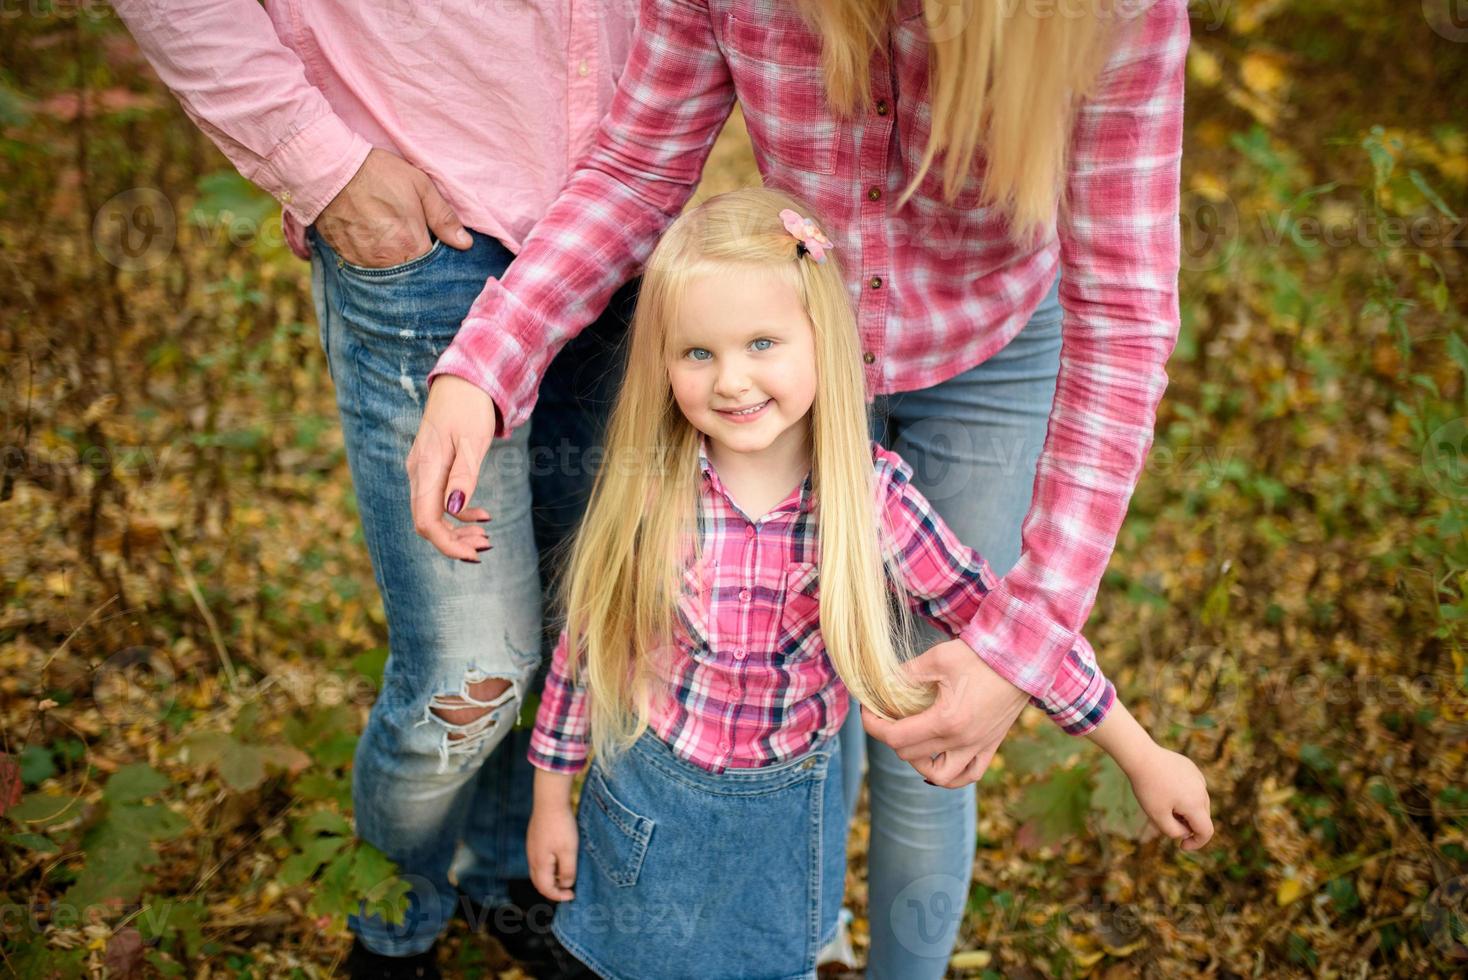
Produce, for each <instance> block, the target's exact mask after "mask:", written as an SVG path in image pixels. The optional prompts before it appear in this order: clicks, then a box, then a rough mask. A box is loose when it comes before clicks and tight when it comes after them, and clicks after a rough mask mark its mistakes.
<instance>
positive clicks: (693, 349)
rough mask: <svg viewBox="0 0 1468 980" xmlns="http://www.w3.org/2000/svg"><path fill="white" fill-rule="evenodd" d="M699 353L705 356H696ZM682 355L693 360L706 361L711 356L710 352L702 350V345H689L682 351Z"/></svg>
mask: <svg viewBox="0 0 1468 980" xmlns="http://www.w3.org/2000/svg"><path fill="white" fill-rule="evenodd" d="M700 354H705V355H707V356H706V357H700V356H698V355H700ZM683 356H684V357H688V358H692V359H693V360H695V361H706V360H708V359H709V358H710V357H713V355H712V354H709V352H708V351H706V350H704V349H703V348H702V347H690V348H688V350H686V351H685V352H684V353H683Z"/></svg>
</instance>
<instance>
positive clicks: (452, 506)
mask: <svg viewBox="0 0 1468 980" xmlns="http://www.w3.org/2000/svg"><path fill="white" fill-rule="evenodd" d="M463 509H464V491H462V490H455V491H454V492H453V493H451V494H449V513H450V514H457V513H458V512H459V511H461V510H463Z"/></svg>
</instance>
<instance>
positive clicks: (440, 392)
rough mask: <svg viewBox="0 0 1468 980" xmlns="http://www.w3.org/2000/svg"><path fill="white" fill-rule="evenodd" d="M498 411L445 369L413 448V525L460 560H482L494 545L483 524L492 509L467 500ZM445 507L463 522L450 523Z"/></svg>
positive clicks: (410, 477)
mask: <svg viewBox="0 0 1468 980" xmlns="http://www.w3.org/2000/svg"><path fill="white" fill-rule="evenodd" d="M495 411H496V410H495V405H494V402H493V400H492V399H490V397H489V395H488V394H486V393H485V392H484V391H482V390H480V389H479V388H478V387H477V386H475V385H474V384H472V383H470V382H468V381H465V380H464V379H463V378H459V377H455V376H454V375H451V374H441V375H439V376H438V377H437V378H434V379H433V384H432V385H431V386H430V387H429V389H428V404H427V405H426V406H424V409H423V421H422V422H421V423H420V424H419V426H418V435H417V437H416V438H415V439H414V440H413V448H412V449H411V450H409V452H408V460H407V467H408V483H409V486H410V490H409V493H410V499H411V501H412V506H413V529H414V530H416V531H417V532H418V536H419V537H421V538H425V539H426V540H427V541H428V542H429V543H430V544H432V545H433V546H434V547H435V548H437V549H438V550H439V551H442V552H443V553H444V554H445V555H448V556H449V557H450V558H458V559H459V560H460V561H469V562H477V561H478V560H479V557H478V555H479V552H481V551H487V550H488V549H489V547H490V544H489V535H488V534H486V533H485V531H484V528H482V527H480V526H479V525H480V524H481V523H483V522H485V521H488V520H489V519H490V515H489V512H488V511H486V510H484V509H482V508H479V507H470V506H468V504H469V501H470V500H471V499H473V497H474V487H475V484H477V483H478V482H479V466H480V464H481V463H483V462H484V455H485V453H487V452H489V444H490V443H491V442H492V441H493V440H494V433H495V426H496V422H497V420H496V417H495ZM445 512H448V513H449V514H451V515H453V516H454V517H455V518H456V519H457V520H458V521H460V522H461V523H459V524H457V525H456V524H451V523H450V522H449V521H448V520H446V519H445V518H444V513H445ZM465 521H468V522H472V523H468V524H465V523H462V522H465Z"/></svg>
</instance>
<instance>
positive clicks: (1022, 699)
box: [861, 640, 1029, 789]
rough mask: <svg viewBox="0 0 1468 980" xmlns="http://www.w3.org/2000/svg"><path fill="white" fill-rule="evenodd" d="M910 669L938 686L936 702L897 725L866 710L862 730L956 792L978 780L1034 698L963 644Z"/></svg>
mask: <svg viewBox="0 0 1468 980" xmlns="http://www.w3.org/2000/svg"><path fill="white" fill-rule="evenodd" d="M906 668H907V671H908V673H909V674H911V675H912V677H913V679H914V680H917V681H936V682H937V684H938V696H937V698H936V699H935V700H934V701H933V704H932V705H931V706H930V707H929V708H927V709H926V710H924V711H922V712H920V713H918V714H915V715H911V716H909V717H907V718H901V719H898V720H897V721H887V720H886V719H883V718H879V717H877V716H876V715H874V714H872V713H871V712H869V711H867V710H866V709H865V708H863V709H862V712H861V723H862V727H864V728H865V729H866V730H867V734H868V735H871V736H872V737H873V738H875V739H877V740H878V741H880V742H885V743H887V744H888V745H890V746H892V749H893V751H895V752H896V753H897V755H898V757H899V758H901V759H903V760H905V761H907V762H909V763H911V764H912V767H913V768H914V769H916V770H917V771H918V772H919V773H921V774H922V777H923V778H924V779H926V780H927V781H928V782H930V783H932V784H933V785H935V786H942V787H944V788H946V789H957V788H958V787H960V786H967V785H968V784H969V783H973V782H977V781H978V779H979V777H980V776H982V775H983V774H984V770H986V769H988V768H989V762H990V760H992V759H993V758H994V752H995V750H996V749H998V748H999V743H1000V742H1001V741H1003V740H1004V736H1005V734H1006V733H1007V732H1008V731H1009V727H1010V726H1011V725H1013V724H1014V720H1015V719H1016V718H1018V717H1019V713H1020V712H1021V711H1022V710H1024V706H1025V705H1026V704H1028V703H1029V696H1028V695H1027V694H1026V693H1025V692H1024V691H1022V690H1020V689H1019V688H1017V687H1015V686H1014V685H1013V684H1011V683H1009V681H1007V680H1005V679H1004V678H1003V677H1001V676H999V674H997V673H996V672H995V671H994V669H993V668H992V667H990V666H989V665H988V664H986V663H984V661H983V660H982V659H980V658H979V655H978V654H977V653H975V652H974V651H973V650H972V648H970V647H969V645H968V644H967V643H964V642H963V641H962V640H948V641H946V642H943V643H939V644H938V645H937V646H934V647H932V648H931V649H929V650H928V651H927V652H926V653H924V654H922V655H921V656H918V657H914V658H913V659H912V660H910V661H908V663H907V664H906Z"/></svg>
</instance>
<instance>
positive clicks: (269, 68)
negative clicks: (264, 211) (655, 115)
mask: <svg viewBox="0 0 1468 980" xmlns="http://www.w3.org/2000/svg"><path fill="white" fill-rule="evenodd" d="M113 6H114V7H115V8H116V10H117V12H118V15H119V16H120V17H121V18H122V20H123V22H124V23H125V24H126V25H127V27H128V30H129V31H131V32H132V35H133V37H134V38H136V39H137V42H138V45H139V47H140V48H141V49H142V51H143V54H144V55H145V56H146V57H147V59H148V61H149V62H150V63H151V64H152V65H153V68H154V69H155V70H156V71H157V72H158V75H159V77H160V78H161V79H162V80H163V83H164V84H165V85H167V86H168V87H169V89H170V90H172V92H173V94H174V95H175V96H176V97H177V98H178V100H179V103H180V104H181V105H182V106H183V109H184V111H185V112H186V113H187V114H188V116H189V118H191V119H192V120H193V121H194V123H195V124H196V125H198V126H199V128H200V129H201V130H203V131H204V132H205V133H206V134H207V135H208V136H209V137H210V139H212V140H213V141H214V143H215V144H216V145H217V146H218V147H219V148H220V150H222V151H223V152H224V155H225V156H227V157H228V158H229V160H230V162H231V163H233V164H234V165H235V167H236V168H237V169H238V170H239V172H240V173H241V174H243V175H244V176H245V177H246V178H248V179H249V180H251V181H253V182H254V183H256V184H257V185H259V186H260V187H261V188H263V189H264V190H266V191H268V192H269V193H271V194H272V195H274V196H275V197H276V198H278V199H279V200H280V201H281V203H282V204H283V205H284V209H285V214H284V225H285V233H286V239H287V241H288V242H289V243H290V246H291V249H292V251H294V252H295V253H296V254H297V255H299V256H301V257H302V258H308V257H309V256H310V253H309V252H308V251H307V249H306V246H305V239H304V234H303V228H304V226H305V225H308V224H310V223H311V222H312V221H314V220H316V216H317V215H318V214H320V213H321V210H322V209H323V208H325V207H326V205H327V204H328V203H329V202H330V201H331V199H332V198H334V197H335V196H336V195H337V193H338V192H339V191H340V190H341V189H342V188H343V187H344V186H346V183H347V181H349V180H350V179H351V178H352V175H353V174H355V173H356V172H357V170H358V168H360V167H361V165H362V161H363V160H365V159H366V157H367V153H368V151H369V150H370V149H371V148H372V147H374V146H376V147H381V148H383V149H388V150H391V151H393V152H394V153H396V154H398V155H399V156H401V157H403V158H404V159H406V160H407V161H408V162H410V163H412V164H413V165H414V166H416V167H418V168H419V169H421V170H423V171H424V172H426V173H427V174H428V175H429V177H431V178H432V179H433V181H434V183H435V184H436V185H437V186H438V189H439V191H440V192H441V193H442V194H443V196H444V198H445V199H447V201H448V202H449V204H450V205H452V206H453V208H454V211H455V212H456V213H457V214H458V216H459V219H460V220H461V221H462V222H463V223H464V224H465V225H467V226H468V227H470V228H473V229H475V230H477V231H482V232H484V233H486V234H489V235H492V236H494V237H495V238H498V239H499V240H500V241H501V242H503V243H504V244H505V246H506V247H508V248H509V249H510V250H511V251H514V252H518V251H519V249H520V244H521V242H523V241H524V239H525V237H526V235H528V234H529V232H530V228H531V226H532V225H534V224H535V222H536V221H537V220H538V219H539V218H540V216H541V215H543V214H544V213H545V212H546V210H547V209H548V208H549V207H550V203H551V201H553V200H554V199H555V195H556V192H557V191H558V190H559V189H560V187H561V185H562V184H564V183H565V182H566V180H567V178H568V177H569V176H570V174H571V171H572V169H573V166H574V164H575V163H576V161H577V160H578V159H579V158H580V157H581V155H582V154H583V153H585V152H586V150H587V149H589V148H590V146H591V143H592V141H593V139H594V137H595V134H596V126H597V123H598V122H599V121H600V119H601V117H602V116H603V115H604V114H605V112H606V110H607V108H608V107H609V106H610V104H611V98H612V92H613V90H614V89H615V88H616V81H617V78H618V76H620V75H621V72H622V65H623V63H624V62H625V61H626V58H627V51H628V48H629V47H630V45H631V37H632V28H633V25H634V23H635V21H636V6H635V2H633V0H514V2H500V0H488V2H474V3H451V2H449V0H412V2H411V3H385V2H378V0H270V2H268V3H267V4H266V6H265V7H263V8H262V7H261V6H260V4H259V3H258V2H256V0H170V2H169V3H168V4H166V5H165V4H162V3H160V2H158V0H114V3H113Z"/></svg>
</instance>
